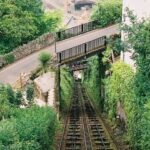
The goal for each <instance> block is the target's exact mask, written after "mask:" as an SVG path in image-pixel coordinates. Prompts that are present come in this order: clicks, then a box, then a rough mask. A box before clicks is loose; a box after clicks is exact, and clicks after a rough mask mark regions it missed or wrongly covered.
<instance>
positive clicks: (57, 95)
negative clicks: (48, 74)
mask: <svg viewBox="0 0 150 150" xmlns="http://www.w3.org/2000/svg"><path fill="white" fill-rule="evenodd" d="M60 75H61V71H60V66H58V68H57V72H56V83H55V101H56V103H55V107H56V111H57V118H58V119H59V118H60V101H61V87H60V82H61V77H60Z"/></svg>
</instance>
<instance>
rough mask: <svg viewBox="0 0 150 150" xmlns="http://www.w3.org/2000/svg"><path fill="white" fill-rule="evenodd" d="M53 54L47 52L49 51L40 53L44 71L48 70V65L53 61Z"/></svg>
mask: <svg viewBox="0 0 150 150" xmlns="http://www.w3.org/2000/svg"><path fill="white" fill-rule="evenodd" d="M51 59H52V56H51V54H49V53H47V52H42V53H41V54H40V55H39V61H40V63H41V66H42V68H43V71H44V73H45V72H46V69H47V67H48V63H49V62H50V61H51Z"/></svg>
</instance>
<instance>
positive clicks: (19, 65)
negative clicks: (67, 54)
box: [0, 25, 119, 84]
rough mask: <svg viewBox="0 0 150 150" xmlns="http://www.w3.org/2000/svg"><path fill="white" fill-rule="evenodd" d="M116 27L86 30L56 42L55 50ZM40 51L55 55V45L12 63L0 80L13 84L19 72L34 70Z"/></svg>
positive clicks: (112, 30)
mask: <svg viewBox="0 0 150 150" xmlns="http://www.w3.org/2000/svg"><path fill="white" fill-rule="evenodd" d="M117 28H118V26H116V25H114V26H111V27H108V28H105V29H101V30H100V29H98V30H94V31H91V32H87V33H85V34H82V35H79V36H76V37H73V38H70V39H67V40H64V41H61V42H58V44H57V51H62V50H65V49H68V48H71V47H73V46H77V45H80V44H82V43H85V42H87V41H91V40H93V39H96V38H99V37H101V36H103V35H107V36H109V35H112V34H114V33H119V30H117ZM42 51H47V52H50V53H51V54H52V55H56V54H55V46H54V45H52V46H50V47H47V48H45V49H43V50H41V51H39V52H36V53H34V54H32V55H30V56H28V57H26V58H24V59H22V60H19V61H17V62H15V63H14V64H12V65H10V66H8V67H6V68H4V69H3V70H1V71H0V82H1V83H9V84H13V83H15V82H16V80H17V79H18V77H19V75H20V73H23V72H26V73H29V72H30V71H32V70H34V69H35V68H36V67H37V66H38V65H39V61H38V56H39V54H40V53H41V52H42Z"/></svg>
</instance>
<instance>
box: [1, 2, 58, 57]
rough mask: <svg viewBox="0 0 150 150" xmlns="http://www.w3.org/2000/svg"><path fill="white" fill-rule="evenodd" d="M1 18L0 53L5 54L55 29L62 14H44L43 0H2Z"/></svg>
mask: <svg viewBox="0 0 150 150" xmlns="http://www.w3.org/2000/svg"><path fill="white" fill-rule="evenodd" d="M0 20H1V21H0V54H5V53H8V52H10V51H12V49H13V48H15V47H17V46H19V45H21V44H24V43H27V42H28V41H31V40H33V39H35V38H36V37H38V36H40V35H42V34H44V33H46V32H52V31H54V29H55V28H56V27H57V26H58V23H59V22H60V14H59V13H58V12H50V13H48V14H44V11H43V9H42V0H22V1H20V0H1V1H0Z"/></svg>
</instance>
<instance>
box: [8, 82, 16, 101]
mask: <svg viewBox="0 0 150 150" xmlns="http://www.w3.org/2000/svg"><path fill="white" fill-rule="evenodd" d="M6 92H7V99H8V101H9V103H10V104H15V100H16V98H15V92H14V91H13V89H12V87H11V86H10V85H8V86H7V87H6Z"/></svg>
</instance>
